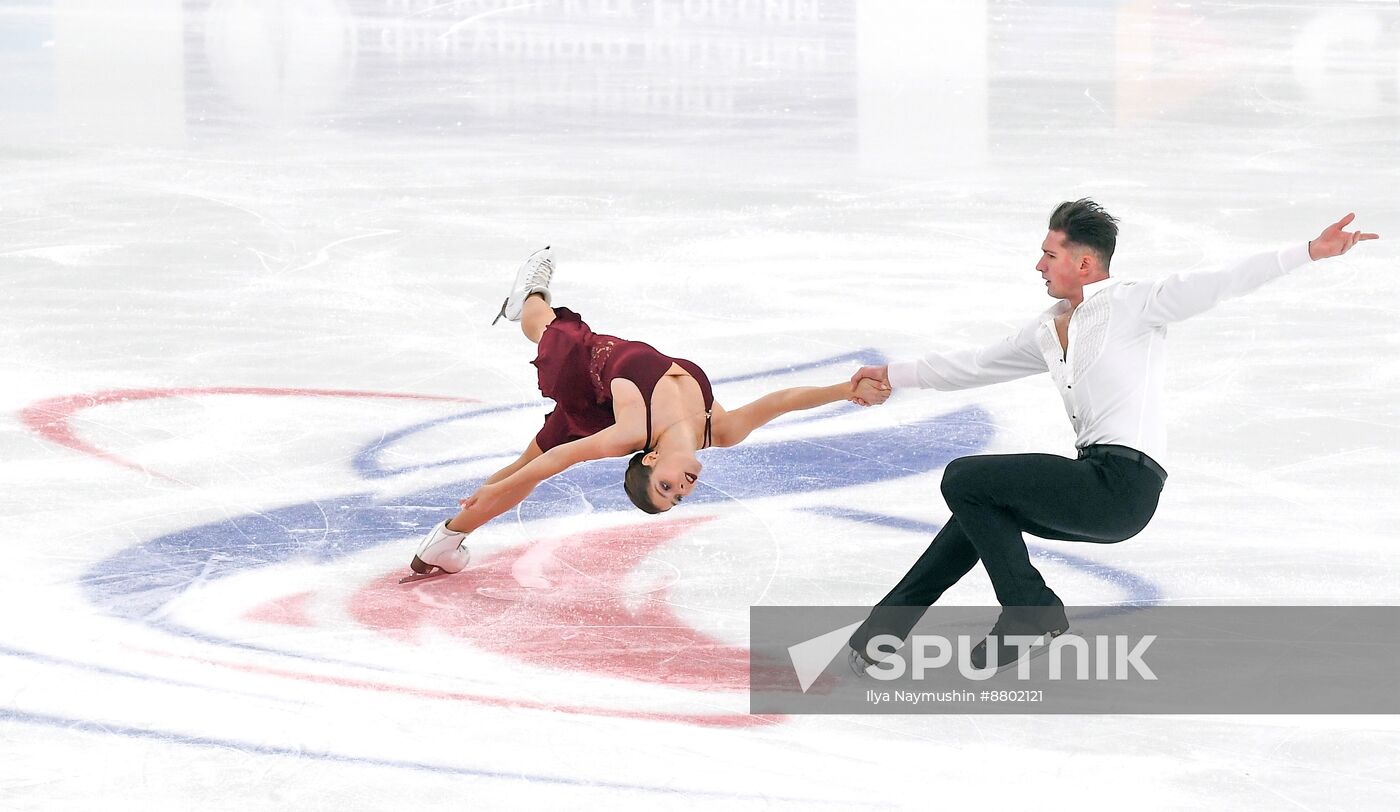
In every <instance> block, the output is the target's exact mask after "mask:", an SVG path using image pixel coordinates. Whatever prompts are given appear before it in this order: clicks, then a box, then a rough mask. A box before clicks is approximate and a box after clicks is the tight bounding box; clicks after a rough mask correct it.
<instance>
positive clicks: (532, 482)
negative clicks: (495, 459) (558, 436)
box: [447, 426, 641, 533]
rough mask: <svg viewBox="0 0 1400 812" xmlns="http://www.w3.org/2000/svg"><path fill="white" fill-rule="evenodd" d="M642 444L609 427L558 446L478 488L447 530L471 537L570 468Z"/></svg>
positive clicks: (463, 503)
mask: <svg viewBox="0 0 1400 812" xmlns="http://www.w3.org/2000/svg"><path fill="white" fill-rule="evenodd" d="M640 444H641V441H639V440H635V439H634V438H629V437H628V436H627V435H626V432H624V431H623V429H622V428H621V427H619V426H609V427H608V428H606V429H603V430H602V431H600V432H598V433H597V434H594V435H592V436H590V437H584V438H583V439H581V440H574V441H573V442H570V443H564V444H563V445H559V446H555V447H554V448H551V449H550V450H548V451H546V452H544V453H543V454H540V455H539V456H537V457H535V458H533V459H531V460H530V461H529V462H527V463H525V464H524V465H522V466H520V467H519V468H518V469H517V470H516V471H514V472H513V473H511V474H510V475H509V476H506V477H505V478H503V479H500V480H499V481H496V482H489V484H485V485H482V486H481V487H480V488H477V490H476V493H474V494H472V495H471V496H469V497H467V498H466V499H463V500H462V501H461V502H460V504H461V506H462V510H461V512H460V513H458V514H457V515H456V516H454V517H453V518H452V519H451V520H450V521H449V522H448V523H447V526H448V529H451V530H455V531H457V532H459V533H470V532H472V531H473V530H475V529H477V528H478V527H480V526H482V525H483V524H486V523H487V522H489V521H491V520H492V519H494V518H496V517H497V516H499V515H501V514H502V513H505V512H506V511H507V510H510V509H511V508H513V507H515V506H516V505H518V504H520V503H521V502H523V501H525V497H527V496H529V495H530V493H531V492H532V491H534V490H535V486H536V485H538V484H540V483H541V482H543V481H545V480H546V479H549V478H550V477H552V476H554V475H555V474H557V473H560V472H561V471H564V470H567V469H568V468H569V467H570V466H573V465H577V464H578V463H581V462H588V461H589V460H600V459H603V458H605V457H620V456H623V455H625V454H628V453H631V452H632V451H635V450H636V448H637V446H638V445H640ZM532 445H533V444H532ZM498 473H499V472H498ZM493 478H494V477H493Z"/></svg>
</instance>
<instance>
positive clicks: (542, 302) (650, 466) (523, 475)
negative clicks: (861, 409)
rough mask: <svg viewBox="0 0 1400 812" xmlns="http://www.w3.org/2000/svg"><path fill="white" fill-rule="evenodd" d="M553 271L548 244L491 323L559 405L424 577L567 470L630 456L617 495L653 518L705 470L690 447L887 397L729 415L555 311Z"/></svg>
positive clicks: (666, 368)
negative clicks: (503, 329)
mask: <svg viewBox="0 0 1400 812" xmlns="http://www.w3.org/2000/svg"><path fill="white" fill-rule="evenodd" d="M553 272H554V263H553V260H552V258H551V256H550V252H549V248H547V247H546V248H544V249H543V250H541V251H538V252H536V253H535V254H533V255H531V256H530V258H529V259H527V260H525V263H524V264H523V265H522V266H521V267H520V271H519V273H518V274H517V276H516V284H515V287H514V289H513V290H512V291H511V295H510V296H509V297H508V298H507V299H506V302H505V304H503V305H502V306H501V313H500V315H498V316H497V317H496V318H497V320H500V318H501V317H502V316H504V317H506V318H508V319H510V320H511V321H518V322H520V327H521V330H522V331H523V332H524V333H525V337H526V338H528V339H530V340H531V341H533V342H535V343H536V344H538V345H539V352H538V354H537V355H536V357H535V360H534V361H532V362H531V363H533V364H534V365H535V367H536V370H537V373H538V376H539V386H540V392H541V393H543V394H544V396H545V397H547V398H551V399H552V400H553V401H554V402H555V409H554V411H552V412H550V413H549V415H548V416H547V417H546V418H545V421H544V427H543V428H541V429H540V431H539V433H538V434H536V435H535V438H534V440H532V441H531V442H530V445H529V447H527V448H526V449H525V452H524V453H523V454H521V455H520V458H519V459H517V460H516V461H515V462H513V463H511V464H510V465H508V466H506V467H505V468H502V469H501V470H499V471H497V472H496V473H495V474H493V475H492V476H491V477H490V478H489V479H487V480H486V483H485V484H483V485H482V486H481V487H480V488H479V489H477V491H476V493H474V494H472V495H471V496H470V497H468V498H466V499H463V500H462V502H461V511H460V512H459V513H458V514H457V515H456V516H454V517H452V518H451V519H448V520H447V521H445V522H442V523H441V524H439V525H437V526H436V527H435V528H433V531H432V532H431V533H429V534H428V536H427V537H426V538H425V539H424V540H423V542H422V544H420V545H419V548H418V554H417V555H416V556H415V557H414V559H413V562H412V565H411V566H412V568H413V570H414V572H416V573H419V574H420V575H427V574H436V573H437V572H438V571H443V572H457V571H459V570H461V569H462V568H463V567H465V566H466V565H467V561H468V559H469V557H470V554H469V553H468V551H467V547H466V542H465V539H466V535H467V534H468V533H470V532H472V531H473V530H475V529H476V528H478V527H480V526H481V525H483V524H485V523H486V522H488V521H490V520H491V519H493V518H495V517H496V516H498V515H500V514H501V513H503V512H505V511H506V510H509V509H510V508H511V507H514V506H515V505H517V504H519V503H520V502H521V501H523V500H524V499H525V497H527V496H529V495H530V492H531V491H533V490H534V489H535V486H536V485H538V484H539V483H541V482H543V481H544V480H546V479H548V478H549V477H551V476H553V475H555V474H557V473H559V472H561V471H564V470H565V469H567V468H569V467H570V466H573V465H576V464H578V463H581V462H587V461H589V460H596V459H602V458H604V457H625V456H627V455H629V454H630V455H633V456H632V460H631V462H630V463H629V464H628V466H627V473H626V475H625V476H624V478H623V487H624V489H625V490H626V491H627V495H628V497H630V498H631V500H632V503H633V504H635V505H636V506H637V507H638V508H640V509H642V510H644V511H646V512H647V513H660V512H663V511H667V510H670V509H671V508H672V507H674V506H675V505H678V504H680V502H681V501H682V500H683V499H685V497H686V496H687V495H688V494H689V493H690V492H691V491H692V490H694V488H695V483H696V481H697V480H699V478H700V472H701V469H702V467H703V466H701V464H700V461H699V460H697V459H696V458H695V452H696V451H697V450H699V449H702V448H708V447H710V446H720V447H725V446H732V445H736V444H738V443H739V442H741V441H743V439H744V438H745V437H748V436H749V433H750V432H751V431H753V430H754V429H756V428H758V427H759V426H762V425H763V424H765V423H767V422H769V421H770V420H773V419H774V418H776V417H778V416H780V415H783V414H786V413H788V412H791V411H796V410H799V409H811V408H814V407H817V406H823V405H826V404H828V403H835V402H836V401H839V400H849V401H851V402H853V403H858V404H860V405H862V406H868V405H872V404H876V403H882V402H884V400H885V399H886V398H888V397H889V387H888V386H886V385H883V384H878V383H876V382H874V381H871V380H869V379H863V380H862V381H861V382H860V383H859V384H856V385H852V384H851V383H850V382H849V381H842V382H841V383H838V384H833V385H831V386H822V387H818V386H801V387H796V388H793V389H783V390H780V391H777V392H773V393H772V394H769V395H765V396H764V397H761V398H759V399H758V400H756V401H754V402H753V403H750V404H748V405H747V406H744V407H741V408H738V409H735V410H734V411H727V410H725V408H724V407H723V406H720V405H719V404H718V403H716V402H715V400H714V394H713V392H711V390H710V381H709V378H708V377H706V375H705V372H704V370H702V369H700V367H699V366H697V365H696V364H694V363H692V362H690V361H687V360H685V359H684V358H672V357H671V356H668V355H664V354H662V353H661V352H659V351H658V350H656V348H654V347H652V346H651V345H650V344H645V343H643V342H640V341H626V340H624V339H621V338H618V337H616V336H610V335H604V334H601V333H595V332H593V330H592V329H591V328H589V326H588V325H587V324H586V323H585V322H584V321H583V319H582V318H580V317H579V315H578V314H577V313H575V312H573V311H572V310H569V309H568V308H566V307H559V308H555V307H551V306H550V293H549V282H550V279H551V277H552V275H553ZM493 323H494V322H493Z"/></svg>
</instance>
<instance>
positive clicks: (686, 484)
mask: <svg viewBox="0 0 1400 812" xmlns="http://www.w3.org/2000/svg"><path fill="white" fill-rule="evenodd" d="M642 464H643V465H650V466H651V503H652V504H653V505H655V506H656V508H657V510H663V511H665V510H670V509H671V508H673V507H675V506H676V505H678V504H680V503H681V500H683V499H685V497H687V496H689V495H690V492H691V491H693V490H694V489H695V483H696V482H697V481H698V480H699V479H700V469H701V468H702V467H703V466H701V465H700V461H699V460H697V459H695V455H694V454H682V453H675V452H672V453H670V454H663V453H661V452H660V451H653V452H652V453H650V454H648V455H647V456H646V457H643V458H642Z"/></svg>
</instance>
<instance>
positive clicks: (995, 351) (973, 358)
mask: <svg viewBox="0 0 1400 812" xmlns="http://www.w3.org/2000/svg"><path fill="white" fill-rule="evenodd" d="M1039 326H1040V322H1039V320H1036V321H1033V322H1030V323H1028V324H1026V325H1025V326H1024V327H1022V328H1021V329H1020V330H1018V331H1017V332H1016V333H1013V334H1012V335H1009V336H1007V337H1006V338H1004V339H1002V340H1001V341H998V342H997V343H995V344H990V345H988V346H986V347H981V348H979V349H971V350H959V351H956V352H935V353H929V354H928V355H925V356H924V357H922V358H916V359H914V360H912V361H897V362H895V363H893V364H890V365H888V366H865V367H861V368H860V369H858V370H856V374H854V375H852V376H851V383H852V384H856V383H859V382H860V380H861V379H862V378H869V379H871V380H874V381H876V382H877V383H882V384H886V385H888V386H891V387H893V388H895V389H904V388H919V389H941V390H944V391H950V390H956V389H972V388H974V387H977V386H987V385H988V384H993V383H1002V382H1003V381H1014V380H1016V379H1017V378H1024V377H1026V376H1027V375H1035V374H1038V373H1041V372H1045V371H1046V370H1047V368H1046V366H1045V357H1044V356H1043V355H1041V354H1040V347H1039V344H1038V343H1037V341H1036V329H1037V328H1038V327H1039Z"/></svg>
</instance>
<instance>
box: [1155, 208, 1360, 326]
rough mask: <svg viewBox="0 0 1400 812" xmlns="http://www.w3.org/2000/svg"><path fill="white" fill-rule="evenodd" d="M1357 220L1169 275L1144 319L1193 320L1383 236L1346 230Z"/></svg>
mask: <svg viewBox="0 0 1400 812" xmlns="http://www.w3.org/2000/svg"><path fill="white" fill-rule="evenodd" d="M1355 218H1356V215H1355V214H1348V215H1347V216H1346V217H1343V218H1342V219H1341V220H1338V221H1337V222H1335V223H1333V224H1332V225H1330V226H1328V227H1327V228H1325V229H1323V230H1322V234H1320V235H1319V236H1318V237H1317V238H1316V239H1313V240H1311V241H1309V242H1308V243H1307V244H1306V245H1304V244H1302V243H1299V244H1297V245H1292V246H1289V247H1288V248H1285V249H1283V250H1281V251H1267V252H1264V253H1262V254H1255V255H1254V256H1252V257H1247V258H1246V259H1244V260H1241V261H1240V262H1237V263H1235V264H1234V265H1231V266H1229V267H1226V268H1223V269H1214V270H1208V271H1188V272H1184V273H1176V274H1172V275H1170V276H1167V277H1164V278H1163V279H1160V280H1158V281H1157V282H1156V283H1154V284H1152V285H1151V286H1150V288H1149V292H1148V295H1147V297H1146V298H1145V299H1144V301H1143V317H1144V319H1146V321H1147V322H1148V323H1149V324H1155V325H1161V324H1167V323H1169V322H1174V321H1181V320H1182V319H1189V318H1191V317H1192V316H1195V315H1198V314H1201V313H1204V312H1205V311H1207V310H1210V309H1211V308H1212V307H1215V306H1216V305H1217V304H1220V303H1221V302H1222V301H1224V300H1226V299H1233V298H1235V297H1236V296H1243V295H1244V294H1246V293H1249V292H1251V291H1253V290H1256V289H1257V288H1259V287H1261V286H1263V285H1264V284H1266V283H1268V282H1270V281H1272V280H1274V279H1277V278H1279V277H1281V276H1285V275H1287V274H1289V273H1291V272H1292V271H1295V270H1297V269H1298V268H1301V267H1303V266H1304V265H1307V264H1308V263H1309V262H1313V261H1316V260H1320V259H1326V258H1328V257H1335V256H1340V255H1342V254H1345V253H1346V252H1347V251H1350V250H1351V249H1352V247H1353V246H1355V245H1356V244H1357V243H1359V242H1361V241H1363V240H1375V239H1379V238H1380V235H1378V234H1368V233H1365V232H1361V231H1345V230H1344V229H1345V228H1346V227H1347V226H1348V225H1350V224H1351V221H1352V220H1354V219H1355Z"/></svg>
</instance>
